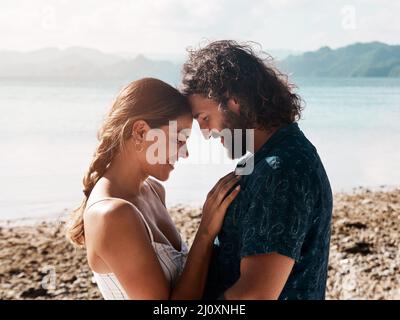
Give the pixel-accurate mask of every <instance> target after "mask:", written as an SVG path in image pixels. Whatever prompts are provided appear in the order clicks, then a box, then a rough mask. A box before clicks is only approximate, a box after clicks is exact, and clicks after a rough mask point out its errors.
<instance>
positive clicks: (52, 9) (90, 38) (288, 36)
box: [0, 0, 400, 53]
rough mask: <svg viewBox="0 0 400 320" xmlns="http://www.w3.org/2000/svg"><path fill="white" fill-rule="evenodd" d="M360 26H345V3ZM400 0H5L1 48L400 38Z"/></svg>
mask: <svg viewBox="0 0 400 320" xmlns="http://www.w3.org/2000/svg"><path fill="white" fill-rule="evenodd" d="M345 6H350V7H353V8H354V12H355V19H356V27H355V28H353V29H351V28H348V29H346V28H343V19H344V17H343V8H344V7H345ZM398 12H400V2H399V1H396V0H392V1H391V0H381V1H373V0H364V1H360V0H353V1H351V0H339V1H335V2H326V3H325V4H324V6H321V4H320V2H319V1H317V0H263V1H262V0H253V1H238V0H234V1H228V0H192V1H185V0H155V1H145V0H135V1H132V0H116V1H107V0H86V1H79V2H77V1H74V2H71V1H66V0H58V1H57V0H51V1H50V0H35V1H28V0H19V1H17V0H14V1H11V0H3V1H2V2H1V4H0V37H1V39H2V42H1V44H0V46H1V47H0V49H18V50H31V49H35V48H40V47H44V46H61V47H65V46H72V45H79V46H87V47H94V48H98V49H101V50H104V51H125V52H126V51H132V52H143V53H163V52H168V53H178V52H183V51H184V49H185V48H186V47H187V46H190V45H196V44H197V43H198V42H199V41H200V40H201V39H203V38H209V39H217V38H235V39H239V40H253V41H257V42H259V43H261V44H263V46H264V48H267V49H270V48H287V49H292V50H312V49H316V48H318V47H320V46H322V45H330V46H333V47H337V46H341V45H345V44H348V43H350V42H354V41H373V40H380V41H385V42H389V43H395V42H396V41H397V42H398V41H399V38H398V34H399V31H400V22H398V21H400V20H398V19H397V17H396V15H397V13H398Z"/></svg>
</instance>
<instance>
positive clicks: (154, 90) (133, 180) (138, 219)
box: [68, 78, 239, 299]
mask: <svg viewBox="0 0 400 320" xmlns="http://www.w3.org/2000/svg"><path fill="white" fill-rule="evenodd" d="M171 120H175V121H176V125H177V129H178V130H177V131H178V132H183V131H185V130H186V129H190V128H191V126H192V121H193V119H192V115H191V110H190V107H189V106H188V104H187V101H186V99H185V98H184V97H183V96H182V95H181V94H180V93H179V92H178V91H177V90H176V89H175V88H173V87H171V86H170V85H168V84H166V83H164V82H162V81H160V80H157V79H152V78H146V79H141V80H138V81H135V82H133V83H131V84H130V85H128V86H127V87H126V88H124V89H123V90H122V91H121V92H120V94H119V96H118V97H117V99H116V101H115V102H114V104H113V106H112V108H111V111H110V113H109V114H108V116H107V117H106V119H105V121H104V124H103V126H102V128H101V129H100V131H99V137H98V138H99V141H100V142H99V145H98V147H97V150H96V152H95V154H94V158H93V160H92V163H91V165H90V167H89V170H88V172H87V174H86V176H85V178H84V180H83V184H84V190H83V191H84V195H85V197H84V199H83V202H82V204H81V206H80V207H79V208H78V209H77V210H76V211H75V212H74V216H73V220H72V222H71V225H70V227H69V230H68V237H69V239H70V240H71V241H72V242H73V243H74V244H75V245H78V246H85V247H86V250H87V258H88V263H89V266H90V268H91V269H92V270H93V272H94V276H95V279H96V281H97V284H98V287H99V289H100V291H101V293H102V295H103V297H104V298H105V299H200V298H201V296H202V293H203V289H204V284H205V279H206V276H207V271H208V264H209V260H210V256H211V251H212V242H213V240H214V238H215V237H216V235H217V233H218V232H219V230H220V228H221V225H222V221H223V218H224V215H225V212H226V209H227V207H228V206H229V204H230V203H231V202H232V201H233V199H234V198H235V197H236V195H237V194H238V192H239V187H238V186H237V187H235V185H236V184H237V183H238V177H236V176H235V175H234V174H233V173H230V174H228V175H227V176H225V177H224V178H222V179H221V180H220V181H219V182H218V183H217V184H216V185H215V186H214V188H213V189H212V190H211V191H210V193H209V194H208V196H207V199H206V202H205V204H204V206H203V213H202V219H201V223H200V226H199V229H198V231H197V234H196V236H195V239H194V242H193V244H192V247H191V249H190V252H188V250H187V247H186V246H185V244H184V243H183V242H182V240H181V237H180V235H179V233H178V231H177V229H176V227H175V226H174V224H173V222H172V219H171V217H170V216H169V214H168V212H167V209H166V207H165V191H164V189H163V187H162V185H161V184H160V183H158V182H157V181H156V180H155V179H153V178H152V177H154V178H156V179H158V180H161V181H165V180H166V179H168V176H169V173H170V172H171V171H172V170H173V169H174V163H175V162H176V161H177V160H178V159H179V157H187V156H188V154H187V149H186V139H187V138H188V136H187V135H183V134H180V135H177V134H174V133H171V132H170V130H169V121H171ZM155 129H156V130H158V131H157V132H161V133H163V134H164V135H165V137H166V142H165V148H164V150H166V156H165V160H166V161H165V162H162V161H159V162H158V163H154V161H149V154H152V153H151V152H148V151H150V149H149V148H152V145H153V143H154V142H152V141H148V140H151V139H149V136H150V135H151V132H152V130H155ZM183 129H185V130H183ZM181 130H182V131H181ZM186 132H187V130H186ZM146 138H147V139H146ZM171 150H176V152H175V151H172V152H171ZM158 153H159V152H158ZM153 155H154V154H153ZM157 156H160V154H157ZM150 160H151V159H150Z"/></svg>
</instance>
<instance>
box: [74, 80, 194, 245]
mask: <svg viewBox="0 0 400 320" xmlns="http://www.w3.org/2000/svg"><path fill="white" fill-rule="evenodd" d="M184 114H190V107H189V104H188V103H187V100H186V98H185V97H184V96H183V95H181V94H180V93H179V91H178V90H177V89H175V88H174V87H172V86H170V85H169V84H167V83H165V82H163V81H161V80H158V79H153V78H144V79H140V80H137V81H134V82H132V83H130V84H129V85H128V86H126V87H125V88H123V89H122V90H121V92H120V93H119V94H118V96H117V98H116V99H115V101H114V103H113V105H112V107H111V110H110V111H109V113H108V115H107V117H106V118H105V120H104V122H103V124H102V126H101V128H100V130H99V131H98V135H97V138H98V140H99V143H98V145H97V148H96V151H95V152H94V155H93V159H92V162H91V164H90V166H89V169H88V171H87V173H86V174H85V176H84V178H83V193H84V197H83V200H82V202H81V204H80V206H79V207H78V208H77V209H75V210H74V211H73V212H72V217H71V219H70V221H69V224H68V226H67V238H68V239H69V240H70V241H71V242H72V243H73V244H74V245H76V246H80V247H82V246H84V245H85V230H84V224H83V213H84V211H85V208H86V203H87V200H88V198H89V196H90V193H91V192H92V190H93V188H94V186H95V184H96V183H97V181H98V180H99V179H100V178H101V177H102V176H103V175H104V173H105V172H106V169H107V167H108V166H109V165H110V163H111V161H112V160H113V158H114V156H115V155H116V154H117V153H119V152H120V151H121V150H123V149H124V145H125V142H126V140H127V139H129V138H130V137H131V135H132V125H133V123H134V122H135V121H137V120H144V121H146V122H147V124H148V125H149V126H150V127H151V128H159V127H161V126H163V125H167V124H168V122H169V121H170V120H175V119H177V118H178V117H179V116H181V115H184Z"/></svg>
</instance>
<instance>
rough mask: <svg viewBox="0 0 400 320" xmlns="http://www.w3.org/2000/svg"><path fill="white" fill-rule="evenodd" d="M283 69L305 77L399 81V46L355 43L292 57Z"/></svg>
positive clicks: (282, 66) (286, 61)
mask: <svg viewBox="0 0 400 320" xmlns="http://www.w3.org/2000/svg"><path fill="white" fill-rule="evenodd" d="M279 66H280V68H281V69H283V70H284V71H285V72H289V73H291V74H293V75H294V76H303V77H310V76H314V77H400V45H387V44H384V43H380V42H370V43H355V44H352V45H349V46H346V47H342V48H338V49H335V50H333V49H331V48H329V47H322V48H321V49H319V50H318V51H313V52H306V53H304V54H302V55H298V56H293V55H291V56H289V57H287V58H286V59H284V60H283V61H282V62H281V63H279Z"/></svg>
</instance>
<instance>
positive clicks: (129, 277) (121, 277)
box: [86, 202, 170, 300]
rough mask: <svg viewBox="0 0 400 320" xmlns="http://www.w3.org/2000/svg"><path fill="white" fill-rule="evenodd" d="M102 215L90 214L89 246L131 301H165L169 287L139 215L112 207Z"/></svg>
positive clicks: (128, 208) (120, 205)
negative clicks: (90, 236)
mask: <svg viewBox="0 0 400 320" xmlns="http://www.w3.org/2000/svg"><path fill="white" fill-rule="evenodd" d="M103 210H104V212H91V213H90V215H91V217H88V221H86V223H89V224H90V225H91V229H92V230H93V232H92V237H93V239H92V240H91V244H92V245H93V246H94V252H95V253H96V255H97V256H99V257H100V258H101V259H102V260H103V261H104V263H105V264H106V265H107V266H108V268H109V270H110V272H112V273H114V274H115V276H116V277H117V279H118V281H119V282H120V283H121V285H122V287H123V288H124V290H125V292H126V293H127V295H128V297H129V298H130V299H155V300H157V299H160V300H167V299H168V298H169V296H170V286H169V283H168V281H167V279H166V277H165V275H164V272H163V271H162V268H161V265H160V262H159V261H158V258H157V256H156V254H155V252H154V248H153V246H152V244H151V241H150V237H149V235H148V231H147V229H146V227H145V225H144V223H143V221H141V218H140V216H139V212H135V209H134V208H133V207H132V206H130V205H129V204H126V203H123V202H121V203H114V204H113V205H112V207H111V208H104V209H103Z"/></svg>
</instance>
